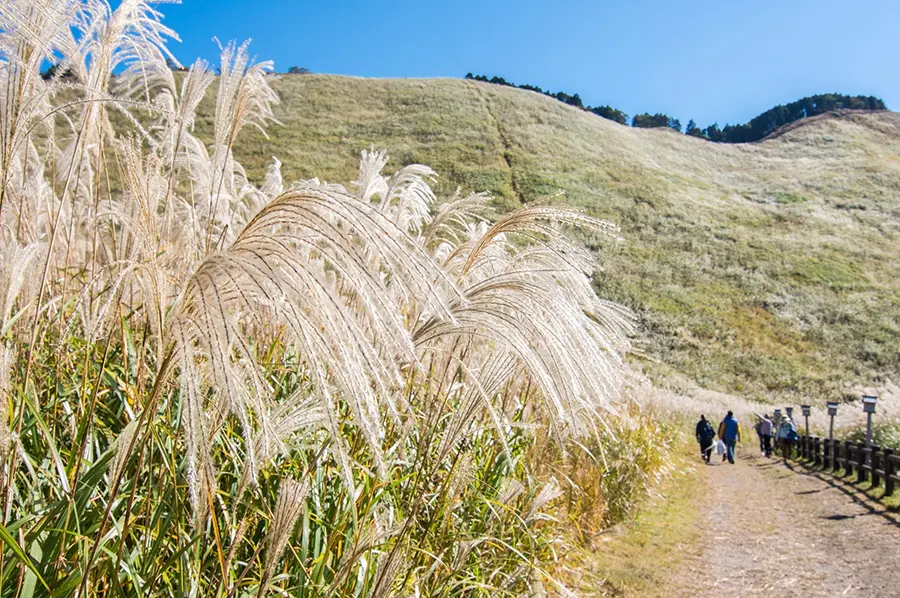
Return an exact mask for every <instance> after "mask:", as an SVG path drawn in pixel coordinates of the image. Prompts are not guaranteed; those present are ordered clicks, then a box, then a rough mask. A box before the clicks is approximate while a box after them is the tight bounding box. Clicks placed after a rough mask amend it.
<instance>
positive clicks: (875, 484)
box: [869, 446, 881, 488]
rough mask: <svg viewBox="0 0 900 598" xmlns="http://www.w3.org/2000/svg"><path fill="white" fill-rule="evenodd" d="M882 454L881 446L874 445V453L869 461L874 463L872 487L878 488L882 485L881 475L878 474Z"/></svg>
mask: <svg viewBox="0 0 900 598" xmlns="http://www.w3.org/2000/svg"><path fill="white" fill-rule="evenodd" d="M880 456H881V447H880V446H873V447H872V455H871V457H870V458H869V463H871V464H872V488H877V487H878V486H880V485H881V476H879V475H878V461H879V457H880Z"/></svg>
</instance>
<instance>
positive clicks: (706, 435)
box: [695, 415, 716, 463]
mask: <svg viewBox="0 0 900 598" xmlns="http://www.w3.org/2000/svg"><path fill="white" fill-rule="evenodd" d="M695 432H696V436H697V442H699V443H700V456H701V457H703V460H704V461H706V462H707V463H709V457H710V454H711V453H712V447H713V439H714V438H715V437H716V433H715V431H714V430H713V427H712V424H711V423H709V420H708V419H706V416H705V415H701V416H700V421H698V422H697V428H696V430H695Z"/></svg>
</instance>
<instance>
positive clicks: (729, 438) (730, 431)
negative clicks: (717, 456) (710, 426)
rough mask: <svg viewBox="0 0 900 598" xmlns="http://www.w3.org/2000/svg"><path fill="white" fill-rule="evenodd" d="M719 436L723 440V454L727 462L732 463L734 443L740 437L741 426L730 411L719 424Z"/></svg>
mask: <svg viewBox="0 0 900 598" xmlns="http://www.w3.org/2000/svg"><path fill="white" fill-rule="evenodd" d="M719 438H721V439H722V440H723V441H724V442H725V455H726V457H728V462H729V463H731V464H732V465H734V445H735V443H737V441H738V440H740V439H741V427H740V425H738V420H736V419H735V418H734V413H732V412H731V411H729V412H728V414H727V415H726V416H725V419H723V420H722V423H720V424H719Z"/></svg>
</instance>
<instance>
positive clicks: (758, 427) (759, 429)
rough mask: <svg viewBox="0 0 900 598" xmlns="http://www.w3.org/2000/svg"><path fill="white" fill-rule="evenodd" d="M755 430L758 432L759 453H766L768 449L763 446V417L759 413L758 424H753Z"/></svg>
mask: <svg viewBox="0 0 900 598" xmlns="http://www.w3.org/2000/svg"><path fill="white" fill-rule="evenodd" d="M753 430H754V431H755V432H756V439H757V440H758V441H759V453H760V454H764V453H765V452H766V449H765V447H764V446H763V435H762V418H761V417H759V416H758V415H757V416H756V425H754V426H753Z"/></svg>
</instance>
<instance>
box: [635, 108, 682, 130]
mask: <svg viewBox="0 0 900 598" xmlns="http://www.w3.org/2000/svg"><path fill="white" fill-rule="evenodd" d="M631 126H632V127H636V128H638V129H653V128H657V127H669V128H670V129H674V130H676V131H678V132H679V133H680V132H681V122H680V121H679V120H678V119H677V118H672V117H671V116H668V115H667V114H660V113H657V114H649V113H646V112H645V113H644V114H635V115H634V118H633V119H631Z"/></svg>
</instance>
